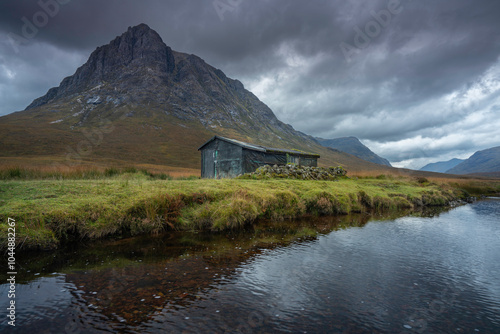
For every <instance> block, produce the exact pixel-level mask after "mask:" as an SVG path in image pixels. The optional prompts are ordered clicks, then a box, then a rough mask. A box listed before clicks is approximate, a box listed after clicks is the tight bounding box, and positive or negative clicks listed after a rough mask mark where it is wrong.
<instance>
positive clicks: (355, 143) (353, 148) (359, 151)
mask: <svg viewBox="0 0 500 334" xmlns="http://www.w3.org/2000/svg"><path fill="white" fill-rule="evenodd" d="M316 140H317V141H318V142H319V143H320V144H321V145H323V146H325V147H331V148H333V149H336V150H339V151H342V152H345V153H349V154H352V155H354V156H355V157H358V158H360V159H363V160H366V161H369V162H372V163H375V164H379V165H384V166H389V167H390V166H391V163H390V162H389V161H388V160H387V159H384V158H382V157H380V156H378V155H377V154H375V153H373V152H372V151H371V150H370V149H369V148H368V147H366V146H365V145H363V144H362V143H361V142H360V141H359V139H358V138H356V137H342V138H335V139H323V138H316Z"/></svg>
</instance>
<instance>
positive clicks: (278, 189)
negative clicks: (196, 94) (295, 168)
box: [0, 170, 500, 249]
mask: <svg viewBox="0 0 500 334" xmlns="http://www.w3.org/2000/svg"><path fill="white" fill-rule="evenodd" d="M132 172H133V173H132ZM104 173H105V174H106V173H107V174H109V175H110V176H107V177H106V176H105V175H104V176H99V177H98V178H93V179H64V178H59V179H58V178H55V179H45V180H36V179H35V180H26V179H23V178H20V179H10V180H4V181H0V219H1V224H0V230H1V231H0V246H1V247H2V248H5V247H6V244H7V240H6V237H7V218H8V217H10V218H14V219H15V220H16V240H17V243H18V245H19V247H21V245H22V247H23V248H26V249H29V248H31V249H32V248H43V249H49V248H57V247H58V246H59V245H61V244H63V243H66V242H71V241H73V240H79V239H98V238H103V237H107V236H131V235H139V234H158V233H161V232H163V231H165V230H211V231H222V230H228V229H238V228H241V227H243V226H245V225H248V224H253V223H255V222H257V221H259V220H263V219H264V220H274V221H276V220H283V219H291V218H297V217H301V216H304V215H316V216H321V215H336V214H348V213H351V212H361V211H370V210H377V211H384V210H400V209H411V208H415V207H418V206H442V205H446V204H447V203H449V202H450V201H452V200H454V199H457V198H460V197H464V196H468V192H467V191H464V190H462V189H460V186H461V185H456V186H455V187H452V186H450V185H448V184H437V183H433V182H427V181H425V182H422V180H415V179H397V178H385V179H382V178H363V179H357V180H354V179H343V180H339V181H338V182H332V181H302V180H273V179H271V180H235V179H227V180H207V179H182V180H172V179H161V178H155V177H153V176H151V175H148V173H144V172H142V171H138V170H134V171H133V170H130V171H128V172H122V171H108V172H104ZM462 186H463V185H462ZM474 187H475V188H474V190H475V191H476V192H477V191H478V190H480V189H479V188H478V187H479V185H478V184H475V185H474ZM488 187H489V188H488V189H489V190H492V189H493V190H496V191H497V192H500V186H499V185H498V184H497V185H493V184H491V183H488Z"/></svg>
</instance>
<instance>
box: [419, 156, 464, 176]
mask: <svg viewBox="0 0 500 334" xmlns="http://www.w3.org/2000/svg"><path fill="white" fill-rule="evenodd" d="M464 161H465V160H463V159H456V158H455V159H451V160H448V161H439V162H434V163H430V164H427V165H425V166H424V167H422V168H420V170H421V171H426V172H436V173H446V172H447V171H448V170H450V169H451V168H453V167H455V166H456V165H458V164H460V163H462V162H464Z"/></svg>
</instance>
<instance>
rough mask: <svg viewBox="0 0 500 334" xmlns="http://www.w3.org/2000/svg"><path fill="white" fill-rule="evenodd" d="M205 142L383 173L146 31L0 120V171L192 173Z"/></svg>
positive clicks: (133, 30)
mask: <svg viewBox="0 0 500 334" xmlns="http://www.w3.org/2000/svg"><path fill="white" fill-rule="evenodd" d="M214 135H221V136H224V137H229V138H234V139H237V140H241V141H245V142H249V143H254V144H260V145H264V146H269V147H278V148H285V149H286V148H288V149H299V150H302V151H306V152H312V153H317V154H320V155H321V159H320V160H319V163H320V164H322V165H343V166H344V167H346V168H347V169H348V170H380V171H381V172H383V171H384V167H383V166H379V165H376V164H372V163H369V162H365V161H364V160H361V159H358V158H356V157H354V156H352V155H349V154H345V153H343V152H339V151H335V150H331V149H327V148H325V147H323V146H322V145H320V144H319V143H318V142H317V141H316V140H315V139H314V138H313V137H311V136H308V135H306V134H304V133H301V132H299V131H296V130H295V129H294V128H293V127H292V126H290V125H288V124H285V123H283V122H281V121H280V120H278V119H277V118H276V116H275V115H274V113H273V112H272V110H271V109H270V108H269V107H268V106H267V105H265V104H264V103H263V102H261V101H260V100H259V99H258V98H257V97H256V96H255V95H254V94H252V93H251V92H250V91H248V90H246V89H245V87H244V86H243V84H242V83H241V82H240V81H238V80H234V79H230V78H228V77H227V76H226V75H225V74H224V73H223V72H222V71H221V70H219V69H217V68H214V67H212V66H210V65H208V64H207V63H205V61H203V59H201V58H200V57H198V56H195V55H192V54H185V53H181V52H176V51H174V50H172V49H171V48H170V47H168V46H167V45H166V44H165V43H164V42H163V41H162V39H161V37H160V36H159V35H158V33H156V32H155V31H154V30H152V29H151V28H150V27H148V26H147V25H146V24H140V25H138V26H135V27H130V28H128V30H127V31H126V32H125V33H123V34H122V35H121V36H118V37H116V38H115V39H113V40H112V41H111V42H110V43H109V44H107V45H104V46H101V47H98V48H97V49H96V50H95V51H94V52H92V54H91V55H90V57H89V59H88V61H87V62H86V63H85V64H83V65H82V66H81V67H79V68H78V69H77V70H76V72H75V73H74V74H73V75H72V76H69V77H67V78H65V79H63V80H62V82H61V83H60V85H59V86H58V87H54V88H51V89H49V91H48V92H47V94H45V95H44V96H42V97H39V98H37V99H35V100H34V101H33V102H32V103H31V104H30V105H29V106H28V107H27V108H26V110H24V111H19V112H15V113H12V114H9V115H6V116H3V117H0V144H1V147H2V149H1V150H0V163H2V161H7V162H8V163H20V161H25V162H26V161H27V162H28V164H29V165H36V164H51V163H53V162H56V163H59V162H61V163H67V164H70V165H75V164H80V163H87V164H89V163H90V164H96V163H97V162H98V163H100V164H104V165H106V164H117V165H124V164H141V165H158V166H175V167H188V168H199V167H200V153H199V152H198V151H197V148H198V147H199V146H201V145H202V144H203V143H204V142H205V141H206V140H208V139H209V138H211V137H212V136H214ZM22 159H24V160H22Z"/></svg>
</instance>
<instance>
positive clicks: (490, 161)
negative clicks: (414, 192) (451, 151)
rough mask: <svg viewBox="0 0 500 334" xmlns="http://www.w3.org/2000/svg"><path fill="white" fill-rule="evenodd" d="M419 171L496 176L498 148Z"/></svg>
mask: <svg viewBox="0 0 500 334" xmlns="http://www.w3.org/2000/svg"><path fill="white" fill-rule="evenodd" d="M420 170H421V171H428V172H438V173H447V174H484V175H490V176H497V175H498V174H499V173H500V146H497V147H492V148H489V149H486V150H482V151H478V152H476V153H474V154H473V155H472V156H471V157H470V158H468V159H466V160H461V159H451V160H449V161H441V162H436V163H432V164H428V165H425V166H424V167H422V168H421V169H420Z"/></svg>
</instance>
